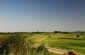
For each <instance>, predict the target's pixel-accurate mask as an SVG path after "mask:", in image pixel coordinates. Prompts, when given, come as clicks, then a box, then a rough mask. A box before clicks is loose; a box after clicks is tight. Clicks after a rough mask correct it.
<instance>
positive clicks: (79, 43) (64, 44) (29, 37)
mask: <svg viewBox="0 0 85 55" xmlns="http://www.w3.org/2000/svg"><path fill="white" fill-rule="evenodd" d="M25 35H26V36H25ZM76 36H77V34H51V33H41V34H31V33H28V34H20V35H18V34H0V42H2V43H3V44H4V43H5V42H6V43H10V44H11V45H13V46H14V47H13V46H12V47H13V48H12V47H11V50H12V51H15V52H16V50H17V49H18V48H19V49H18V50H20V49H21V50H20V52H19V53H20V54H21V53H22V54H24V52H23V51H24V50H25V52H26V54H28V53H29V55H31V51H33V52H32V53H33V54H34V55H36V54H38V53H37V52H35V51H36V50H37V49H38V48H36V49H35V48H34V46H40V45H41V44H43V43H44V44H45V45H47V47H52V48H58V49H62V50H73V51H75V52H77V53H81V54H85V52H84V51H85V34H82V35H80V37H79V38H77V37H76ZM9 37H10V38H9ZM4 41H5V42H4ZM17 45H18V46H17ZM0 46H1V44H0ZM27 48H28V49H27ZM23 49H24V50H23ZM27 51H28V52H27ZM29 51H30V52H29ZM11 53H12V52H11ZM14 54H15V53H14ZM17 54H18V53H17ZM10 55H11V54H10ZM38 55H44V52H43V54H40V53H39V54H38ZM47 55H56V54H53V53H52V54H51V53H48V52H47ZM57 55H58V54H57Z"/></svg>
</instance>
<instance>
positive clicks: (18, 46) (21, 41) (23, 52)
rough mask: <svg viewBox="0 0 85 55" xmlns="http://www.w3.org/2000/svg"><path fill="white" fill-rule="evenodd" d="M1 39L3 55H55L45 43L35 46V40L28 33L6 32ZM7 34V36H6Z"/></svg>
mask: <svg viewBox="0 0 85 55" xmlns="http://www.w3.org/2000/svg"><path fill="white" fill-rule="evenodd" d="M6 35H7V37H6V38H5V37H3V38H5V40H3V41H1V47H0V48H2V47H3V48H2V49H3V50H1V51H2V52H3V55H7V54H8V55H54V54H53V53H50V52H49V51H48V50H47V49H46V47H45V45H44V44H41V45H40V46H39V47H34V45H33V44H34V43H35V40H34V39H33V38H31V37H30V35H28V34H6ZM6 35H5V36H6Z"/></svg>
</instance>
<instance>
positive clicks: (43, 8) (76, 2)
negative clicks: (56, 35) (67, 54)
mask: <svg viewBox="0 0 85 55" xmlns="http://www.w3.org/2000/svg"><path fill="white" fill-rule="evenodd" d="M54 30H58V31H85V1H84V0H0V32H17V31H26V32H32V31H54Z"/></svg>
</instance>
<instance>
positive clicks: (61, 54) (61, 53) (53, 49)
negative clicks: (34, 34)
mask: <svg viewBox="0 0 85 55" xmlns="http://www.w3.org/2000/svg"><path fill="white" fill-rule="evenodd" d="M47 49H48V51H50V52H54V53H57V54H60V55H64V54H65V55H66V54H67V52H68V51H67V50H61V49H56V48H50V47H47ZM76 55H83V54H79V53H76Z"/></svg>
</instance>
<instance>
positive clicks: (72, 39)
mask: <svg viewBox="0 0 85 55" xmlns="http://www.w3.org/2000/svg"><path fill="white" fill-rule="evenodd" d="M58 39H67V40H85V39H84V38H64V37H61V38H58Z"/></svg>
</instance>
